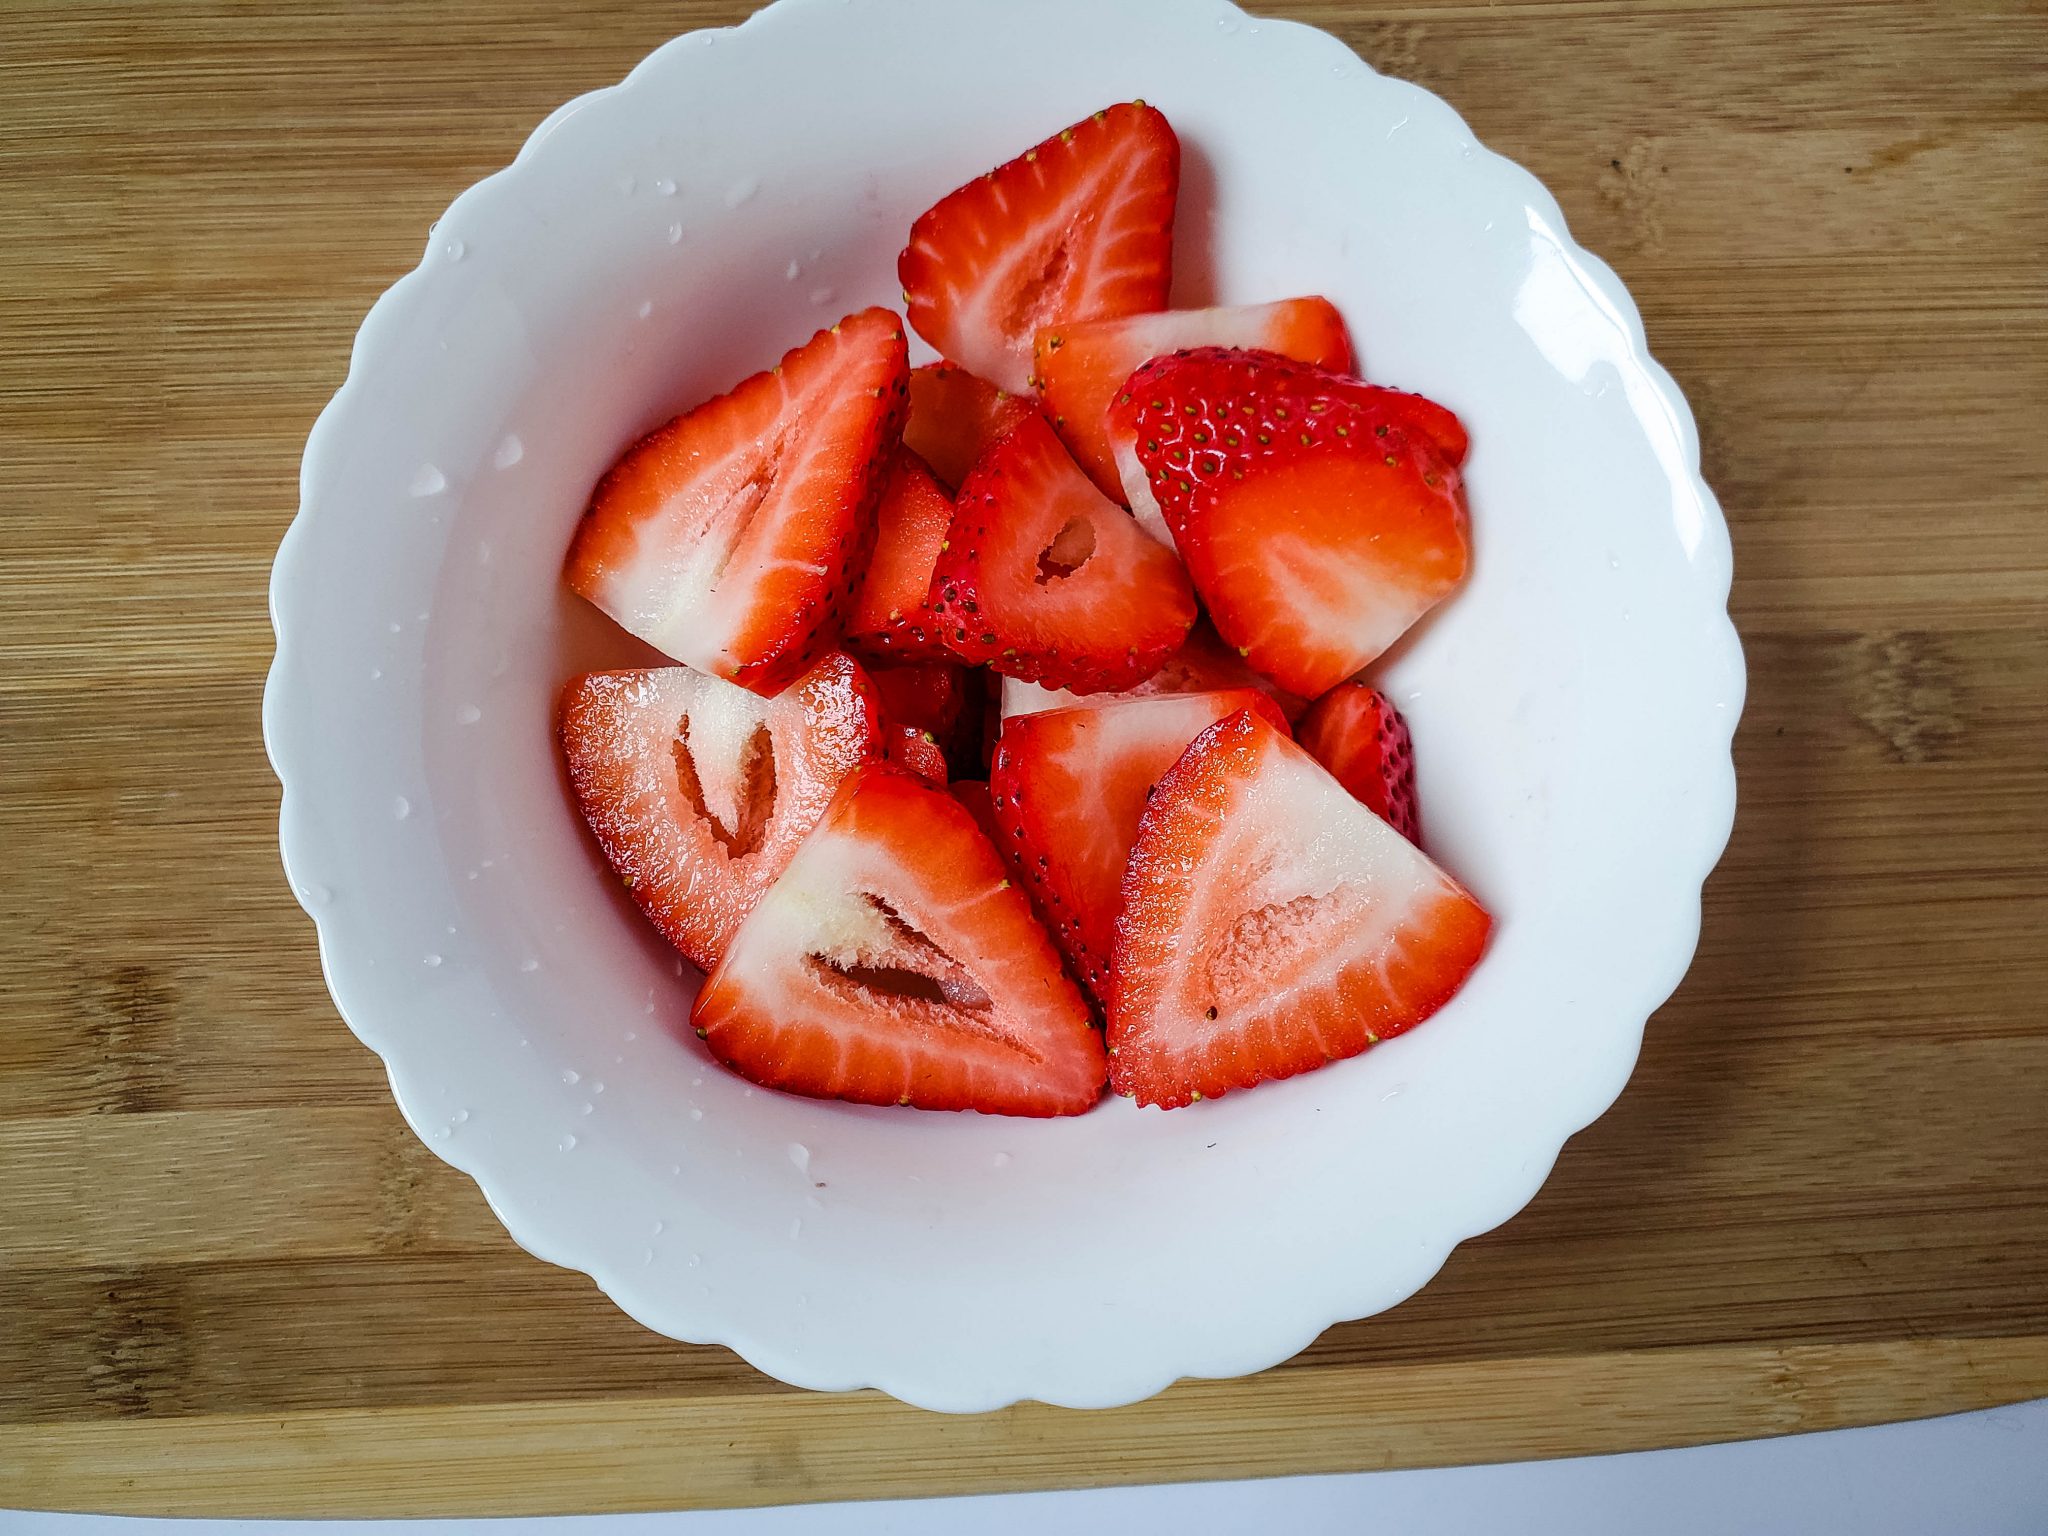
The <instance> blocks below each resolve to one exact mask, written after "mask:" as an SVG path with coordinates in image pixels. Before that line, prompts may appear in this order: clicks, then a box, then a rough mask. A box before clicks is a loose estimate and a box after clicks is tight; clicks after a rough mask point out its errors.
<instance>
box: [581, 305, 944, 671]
mask: <svg viewBox="0 0 2048 1536" xmlns="http://www.w3.org/2000/svg"><path fill="white" fill-rule="evenodd" d="M905 348H906V343H905V340H904V335H903V326H902V322H901V321H899V320H898V319H897V317H896V316H895V315H893V314H891V313H890V312H889V311H888V310H886V309H869V310H863V311H862V312H861V313H859V314H856V315H849V316H848V317H847V318H846V319H844V320H842V321H840V322H839V324H837V325H835V326H833V327H831V328H830V329H829V330H824V331H820V332H819V333H818V334H817V335H816V336H814V337H812V338H811V339H810V340H809V341H808V342H806V343H805V344H804V345H802V346H801V347H798V348H796V349H795V350H794V351H792V352H790V353H788V354H787V355H785V356H784V357H783V359H782V362H781V363H780V364H779V365H778V366H777V367H775V368H773V369H771V370H769V371H768V372H765V373H757V374H755V375H753V376H752V377H751V378H748V379H745V380H743V381H741V383H739V384H738V385H736V386H735V387H734V388H733V389H732V390H731V391H730V392H729V393H727V394H723V395H720V396H719V397H718V398H717V399H715V400H709V401H706V402H705V403H704V404H703V405H700V406H698V407H697V408H696V409H695V410H693V411H689V412H687V413H686V414H684V415H682V416H678V417H677V418H676V419H675V420H673V421H671V422H670V423H668V425H667V426H664V427H661V428H659V429H657V430H656V431H654V432H652V433H650V434H649V435H648V436H646V437H644V438H642V439H641V440H640V441H639V442H638V443H635V444H634V445H633V446H632V447H631V448H629V449H627V450H626V453H625V455H624V456H623V457H622V458H620V460H619V461H618V463H616V464H615V465H613V466H612V468H611V470H610V471H609V472H608V473H607V474H606V475H605V477H604V479H603V480H601V481H600V482H599V483H598V486H597V489H596V491H594V492H593V493H592V495H591V500H590V507H589V510H587V511H586V512H585V513H584V515H583V521H582V523H581V524H580V525H579V526H578V527H577V530H576V537H575V540H574V542H573V543H572V544H571V546H570V549H569V556H568V565H567V571H566V576H567V580H568V583H569V586H570V588H571V589H572V590H574V591H575V592H577V593H578V594H580V595H581V596H583V597H585V598H588V599H589V600H590V601H591V602H593V603H595V604H596V605H597V606H598V607H599V608H601V609H603V610H604V611H605V612H606V613H607V614H609V615H611V617H612V618H613V619H615V620H616V621H617V622H618V623H619V624H621V625H623V626H624V627H625V628H626V629H628V630H630V631H631V632H632V633H634V634H635V635H638V636H639V637H640V638H641V639H643V640H645V641H647V642H648V643H649V644H651V645H653V646H655V647H657V648H658V649H660V650H661V651H663V652H664V653H666V654H667V655H670V656H673V657H674V658H675V659H676V660H678V661H681V662H686V663H688V664H689V665H690V666H693V667H695V668H696V669H697V670H698V671H700V672H709V673H711V674H713V675H714V676H717V677H723V678H727V679H729V680H731V681H733V682H736V683H739V684H740V685H741V686H743V687H746V688H751V689H753V690H754V691H755V692H757V693H761V694H764V695H770V696H772V695H774V694H776V693H778V692H780V691H781V689H782V688H783V687H785V686H786V685H787V684H788V683H789V682H790V681H792V680H793V679H794V678H796V677H797V676H799V675H800V674H802V673H803V672H805V671H806V670H808V669H809V668H810V666H811V665H812V664H813V663H814V662H815V661H816V660H817V659H818V658H819V657H820V656H821V655H823V654H824V652H825V651H827V650H829V649H830V648H831V647H832V646H833V645H834V644H835V643H836V641H837V636H838V633H839V629H840V624H841V620H842V618H843V616H844V612H845V608H846V604H847V602H848V599H849V597H850V594H851V591H852V587H853V583H854V581H855V579H856V575H857V573H858V572H859V571H860V570H861V569H862V568H863V566H864V565H865V563H866V561H867V556H868V551H869V549H870V547H871V543H872V540H873V536H874V516H873V513H874V507H875V501H876V498H877V497H878V496H879V495H880V494H881V490H882V483H883V478H884V475H885V473H886V471H887V468H888V464H889V460H890V458H891V456H892V455H893V454H894V452H895V450H896V443H897V439H898V438H899V436H900V435H901V433H902V430H903V417H904V413H905V411H906V410H907V408H908V394H909V382H908V381H909V372H910V368H909V361H908V354H907V352H906V350H905Z"/></svg>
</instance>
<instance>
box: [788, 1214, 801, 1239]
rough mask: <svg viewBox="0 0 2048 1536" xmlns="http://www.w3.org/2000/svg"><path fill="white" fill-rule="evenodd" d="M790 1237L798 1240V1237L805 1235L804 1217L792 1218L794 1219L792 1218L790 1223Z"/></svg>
mask: <svg viewBox="0 0 2048 1536" xmlns="http://www.w3.org/2000/svg"><path fill="white" fill-rule="evenodd" d="M789 1235H790V1236H791V1237H792V1238H798V1237H802V1236H803V1235H804V1219H803V1217H801V1216H792V1217H791V1218H790V1221H789Z"/></svg>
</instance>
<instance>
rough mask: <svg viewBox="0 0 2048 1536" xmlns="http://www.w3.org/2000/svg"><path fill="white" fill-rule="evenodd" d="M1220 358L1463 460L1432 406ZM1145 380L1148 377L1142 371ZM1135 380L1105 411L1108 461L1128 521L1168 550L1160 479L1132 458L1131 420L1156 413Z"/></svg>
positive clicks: (1253, 358) (1447, 420)
mask: <svg viewBox="0 0 2048 1536" xmlns="http://www.w3.org/2000/svg"><path fill="white" fill-rule="evenodd" d="M1228 355H1229V356H1231V357H1232V358H1233V359H1235V361H1236V362H1237V363H1238V365H1239V370H1240V372H1241V374H1242V375H1243V378H1242V379H1241V380H1240V382H1248V383H1250V384H1251V385H1252V387H1255V388H1262V389H1266V390H1270V391H1273V392H1275V393H1283V392H1287V393H1299V394H1303V395H1306V396H1308V397H1309V398H1310V403H1311V405H1313V404H1314V403H1315V402H1316V401H1318V400H1320V401H1323V402H1324V409H1325V410H1327V409H1328V401H1329V400H1330V399H1333V398H1335V397H1337V396H1340V395H1341V396H1343V397H1344V398H1345V399H1347V400H1350V401H1352V402H1353V403H1354V404H1355V405H1357V406H1358V407H1359V408H1360V409H1361V410H1365V411H1369V412H1371V413H1372V416H1373V421H1374V423H1375V424H1376V425H1377V424H1380V423H1399V424H1400V425H1401V426H1402V427H1404V428H1405V429H1406V430H1407V431H1408V432H1409V433H1410V434H1415V435H1419V436H1421V437H1422V438H1425V439H1427V440H1428V441H1429V442H1430V443H1431V444H1433V445H1434V446H1435V448H1436V450H1437V452H1438V453H1439V454H1440V455H1441V456H1442V457H1443V459H1444V461H1445V462H1446V463H1448V464H1449V465H1450V466H1451V468H1453V469H1456V468H1457V467H1458V466H1459V465H1460V464H1463V463H1464V462H1465V453H1466V450H1467V449H1468V448H1469V447H1470V442H1469V440H1468V439H1467V438H1466V435H1465V425H1464V423H1463V422H1461V421H1459V420H1458V418H1457V417H1456V416H1455V415H1453V414H1452V413H1451V412H1450V411H1448V410H1446V409H1445V408H1444V407H1443V406H1441V405H1438V404H1437V403H1436V402H1435V401H1434V400H1430V399H1426V398H1424V397H1423V396H1421V395H1411V394H1407V393H1404V392H1403V391H1401V390H1398V389H1388V388H1386V387H1385V386H1383V385H1379V384H1367V383H1365V382H1364V381H1363V380H1361V379H1354V378H1350V377H1347V376H1346V375H1344V374H1341V373H1336V372H1333V371H1331V370H1330V369H1327V368H1319V367H1317V366H1316V365H1315V364H1313V363H1309V362H1303V361H1300V360H1298V359H1295V358H1290V357H1282V356H1280V355H1279V354H1278V353H1275V352H1258V351H1246V350H1243V349H1232V350H1231V352H1230V353H1229V354H1228ZM1145 376H1146V377H1147V378H1151V377H1153V375H1152V374H1151V373H1150V372H1147V373H1146V375H1145ZM1136 382H1137V380H1136V377H1135V376H1133V378H1132V379H1131V380H1130V381H1128V383H1127V385H1126V387H1125V388H1124V389H1123V390H1121V391H1120V392H1119V393H1118V394H1117V396H1116V398H1115V400H1114V401H1113V402H1112V403H1111V405H1110V408H1109V417H1108V429H1107V430H1108V437H1109V446H1110V453H1111V456H1112V457H1113V458H1114V459H1115V461H1116V469H1117V476H1118V478H1119V479H1120V480H1121V481H1122V484H1123V497H1124V500H1125V502H1126V503H1127V504H1128V505H1129V506H1130V509H1131V515H1132V516H1133V517H1135V518H1136V519H1137V520H1138V525H1139V526H1140V527H1141V528H1143V529H1144V530H1145V531H1146V532H1147V533H1149V534H1151V535H1152V536H1153V537H1154V538H1155V539H1157V540H1159V542H1160V543H1162V544H1165V545H1168V546H1169V547H1170V546H1171V545H1172V544H1173V533H1172V531H1171V530H1170V529H1169V528H1168V527H1167V525H1166V518H1165V516H1164V515H1163V514H1162V513H1161V512H1160V510H1159V500H1158V497H1157V496H1156V495H1155V494H1154V492H1155V491H1156V490H1157V489H1158V481H1159V480H1160V479H1162V478H1164V477H1162V476H1159V475H1157V474H1156V473H1155V470H1156V467H1157V466H1156V465H1155V466H1151V467H1148V465H1147V464H1146V463H1145V462H1143V461H1142V460H1141V457H1140V455H1139V452H1138V425H1139V421H1140V419H1141V418H1142V419H1145V420H1148V421H1149V420H1154V419H1155V418H1156V414H1157V413H1156V408H1155V407H1153V405H1152V404H1151V401H1152V399H1153V398H1155V397H1156V396H1144V397H1141V396H1140V395H1138V394H1134V393H1132V391H1131V390H1130V388H1129V387H1128V385H1129V384H1130V383H1136ZM1183 414H1185V412H1183ZM1189 425H1190V427H1191V428H1192V431H1191V433H1190V437H1191V439H1192V441H1194V442H1195V443H1197V444H1198V443H1200V442H1203V441H1214V440H1215V438H1214V436H1213V434H1211V435H1210V436H1208V437H1204V438H1194V437H1193V433H1195V432H1203V433H1206V432H1208V431H1209V428H1208V427H1207V426H1204V425H1201V424H1198V423H1190V424H1189ZM1155 438H1156V433H1154V432H1152V431H1149V430H1148V431H1147V433H1146V442H1147V444H1148V445H1149V444H1150V443H1152V442H1153V441H1154V440H1155ZM1169 441H1170V439H1169ZM1162 446H1163V444H1162ZM1183 446H1185V445H1183ZM1157 453H1158V450H1154V451H1153V456H1154V457H1157Z"/></svg>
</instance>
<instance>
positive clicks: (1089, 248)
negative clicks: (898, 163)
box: [896, 102, 1180, 395]
mask: <svg viewBox="0 0 2048 1536" xmlns="http://www.w3.org/2000/svg"><path fill="white" fill-rule="evenodd" d="M1179 190H1180V141H1179V140H1178V139H1176V138H1175V137H1174V133H1173V129H1172V128H1171V127H1170V126H1169V125H1168V123H1167V121H1166V119H1165V117H1164V116H1162V115H1161V114H1160V113H1159V111H1158V110H1157V109H1156V108H1153V107H1148V106H1145V105H1143V104H1142V103H1137V102H1126V103H1119V104H1118V105H1116V106H1113V107H1109V108H1107V109H1105V110H1104V111H1101V112H1097V113H1095V114H1094V115H1092V116H1090V117H1086V118H1083V119H1082V120H1081V121H1080V122H1078V123H1075V124H1074V125H1073V126H1072V127H1070V128H1065V129H1062V130H1061V131H1060V132H1059V133H1056V134H1054V135H1053V136H1052V137H1051V138H1049V139H1047V140H1046V141H1045V142H1044V143H1042V144H1039V145H1038V146H1036V147H1035V148H1033V149H1029V150H1026V151H1025V152H1024V153H1023V154H1021V155H1019V156H1018V157H1017V158H1016V159H1014V160H1011V161H1008V162H1006V163H1005V164H1003V165H999V166H997V167H996V168H995V169H994V170H993V171H990V172H988V173H987V174H986V175H983V176H978V177H976V178H975V179H974V180H973V181H970V182H968V183H967V185H965V186H964V187H961V188H959V189H958V190H956V191H954V192H951V193H949V194H948V195H947V196H946V197H944V198H943V199H941V200H940V201H939V202H938V203H937V204H936V205H934V206H933V207H931V208H930V209H928V210H926V212H925V213H924V214H923V215H922V216H920V217H919V218H918V220H917V222H916V223H915V224H914V225H913V226H912V227H911V231H910V243H909V245H908V246H907V247H906V248H905V249H904V251H903V254H902V256H901V257H899V258H898V260H897V264H896V271H897V276H898V277H899V278H900V279H901V280H902V283H903V299H904V304H905V305H906V306H907V310H908V313H909V316H910V324H911V327H912V328H913V329H914V330H916V332H917V333H918V335H920V336H922V337H924V339H925V340H926V341H928V342H930V343H931V344H932V345H933V346H934V347H936V348H938V350H939V351H940V352H941V353H942V354H943V355H944V356H946V357H948V358H950V359H951V360H952V361H954V362H956V363H959V364H961V365H962V366H964V367H965V368H967V369H968V370H969V371H970V372H972V373H976V374H979V375H980V376H981V377H982V378H984V379H986V380H987V381H988V382H989V383H991V384H994V385H996V386H997V387H999V388H1001V389H1004V390H1007V391H1008V392H1009V393H1011V394H1013V395H1022V394H1024V393H1026V391H1028V390H1029V388H1030V379H1031V344H1032V338H1033V337H1034V336H1036V334H1037V333H1038V331H1039V329H1040V328H1041V327H1044V326H1048V325H1062V324H1071V323H1073V322H1075V321H1081V320H1100V319H1105V318H1109V317H1112V316H1116V315H1131V314H1139V313H1143V312H1145V311H1147V310H1155V309H1164V308H1165V307H1166V296H1167V290H1168V288H1169V287H1170V285H1171V276H1172V269H1173V268H1172V264H1173V212H1174V202H1175V199H1176V198H1177V196H1178V195H1179Z"/></svg>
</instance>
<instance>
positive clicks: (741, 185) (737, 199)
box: [725, 176, 761, 208]
mask: <svg viewBox="0 0 2048 1536" xmlns="http://www.w3.org/2000/svg"><path fill="white" fill-rule="evenodd" d="M760 190H761V178H760V177H758V176H742V177H741V178H740V179H739V180H738V181H736V182H734V183H733V184H732V185H731V186H730V187H728V188H726V192H725V206H726V207H728V208H737V207H739V206H740V205H741V204H743V203H750V202H752V201H753V200H754V194H755V193H757V192H759V191H760Z"/></svg>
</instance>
